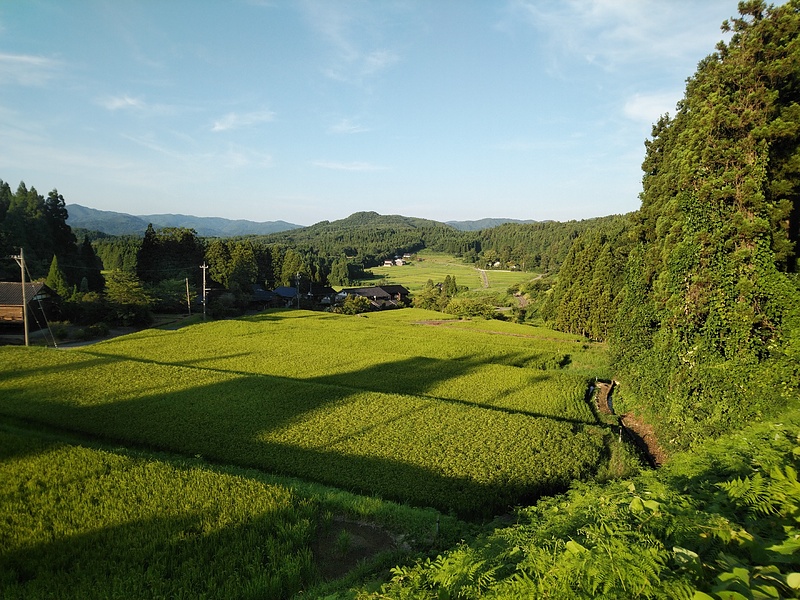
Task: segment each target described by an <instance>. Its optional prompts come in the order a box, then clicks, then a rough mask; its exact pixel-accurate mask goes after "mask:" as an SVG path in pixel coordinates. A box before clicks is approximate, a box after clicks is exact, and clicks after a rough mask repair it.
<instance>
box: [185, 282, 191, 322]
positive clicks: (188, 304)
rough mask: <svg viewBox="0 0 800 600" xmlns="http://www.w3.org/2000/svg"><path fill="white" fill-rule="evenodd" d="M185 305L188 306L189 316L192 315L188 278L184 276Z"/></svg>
mask: <svg viewBox="0 0 800 600" xmlns="http://www.w3.org/2000/svg"><path fill="white" fill-rule="evenodd" d="M186 306H187V307H188V308H189V316H190V317H191V316H192V297H191V296H190V295H189V278H188V277H187V278H186Z"/></svg>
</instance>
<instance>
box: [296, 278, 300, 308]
mask: <svg viewBox="0 0 800 600" xmlns="http://www.w3.org/2000/svg"><path fill="white" fill-rule="evenodd" d="M297 309H298V310H300V271H298V272H297Z"/></svg>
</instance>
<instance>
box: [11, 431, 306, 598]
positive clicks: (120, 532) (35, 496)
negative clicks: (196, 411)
mask: <svg viewBox="0 0 800 600" xmlns="http://www.w3.org/2000/svg"><path fill="white" fill-rule="evenodd" d="M0 458H2V462H0V472H1V473H2V477H0V510H2V513H0V514H2V517H3V518H1V519H0V542H1V543H0V589H2V596H3V598H4V599H6V600H10V599H11V598H81V599H86V598H109V597H116V598H166V597H174V598H198V597H213V598H242V597H263V598H276V599H277V598H286V597H288V596H289V595H291V594H293V593H295V592H298V591H300V590H301V589H303V588H305V587H308V586H309V585H310V584H312V583H314V582H315V581H316V579H317V575H316V570H315V567H314V561H313V557H312V553H311V547H310V542H311V537H312V535H313V533H314V527H315V522H316V517H317V505H316V503H314V502H313V501H310V500H307V499H303V498H299V497H297V495H296V494H295V492H294V491H293V490H292V489H290V488H288V487H284V486H278V485H269V484H266V483H264V482H262V481H258V480H256V479H253V478H249V477H242V476H240V475H235V474H230V473H225V472H220V471H215V470H211V469H208V468H206V467H204V466H201V465H199V464H197V462H196V461H195V462H192V461H184V462H182V463H174V462H173V463H171V462H167V461H163V460H153V459H151V458H148V457H143V456H138V455H136V454H135V453H133V454H132V453H129V452H124V451H122V452H120V451H116V452H109V451H105V450H99V449H96V448H89V447H84V446H81V445H75V444H69V443H64V442H62V441H57V440H54V439H52V438H48V437H45V436H38V435H35V434H31V433H30V432H22V431H19V430H17V431H15V430H13V429H9V428H7V427H6V428H0Z"/></svg>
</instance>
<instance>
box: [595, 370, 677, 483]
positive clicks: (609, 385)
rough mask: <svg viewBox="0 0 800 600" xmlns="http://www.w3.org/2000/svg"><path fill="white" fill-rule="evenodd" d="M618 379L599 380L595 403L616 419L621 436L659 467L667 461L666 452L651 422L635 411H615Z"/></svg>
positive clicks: (649, 461) (650, 463)
mask: <svg viewBox="0 0 800 600" xmlns="http://www.w3.org/2000/svg"><path fill="white" fill-rule="evenodd" d="M617 385H618V384H617V382H616V381H613V380H612V381H610V382H607V381H597V382H596V383H595V386H596V394H595V404H596V408H597V410H598V411H599V413H600V414H602V415H608V416H611V417H613V418H615V419H616V425H615V426H614V427H616V428H618V429H617V431H618V432H619V435H620V436H624V437H625V438H626V439H627V440H628V441H629V442H631V443H632V444H633V445H634V446H635V447H636V448H637V450H638V451H639V453H640V454H641V455H642V458H643V459H644V460H645V461H646V462H647V464H648V465H650V466H651V467H653V468H658V467H660V466H661V465H662V464H664V462H665V461H666V454H665V453H664V451H663V450H662V449H661V446H660V445H659V443H658V439H657V438H656V434H655V430H654V429H653V426H652V425H650V424H649V423H645V422H644V421H643V420H642V419H641V418H639V417H638V416H636V415H634V414H633V413H626V414H623V415H618V414H616V413H615V412H614V401H613V398H612V394H613V392H614V388H615V387H616V386H617Z"/></svg>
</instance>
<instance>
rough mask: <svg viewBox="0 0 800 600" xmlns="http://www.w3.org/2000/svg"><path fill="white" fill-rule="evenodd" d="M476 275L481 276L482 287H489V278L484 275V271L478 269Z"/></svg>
mask: <svg viewBox="0 0 800 600" xmlns="http://www.w3.org/2000/svg"><path fill="white" fill-rule="evenodd" d="M477 271H478V273H480V274H481V284H482V285H483V287H485V288H488V287H489V276H488V275H487V274H486V269H478V270H477Z"/></svg>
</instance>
